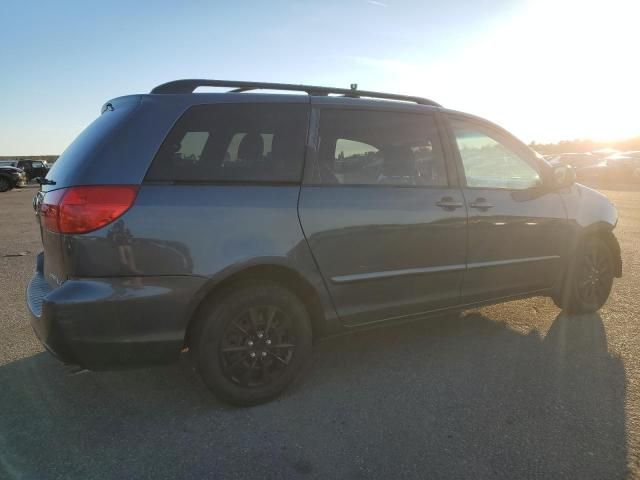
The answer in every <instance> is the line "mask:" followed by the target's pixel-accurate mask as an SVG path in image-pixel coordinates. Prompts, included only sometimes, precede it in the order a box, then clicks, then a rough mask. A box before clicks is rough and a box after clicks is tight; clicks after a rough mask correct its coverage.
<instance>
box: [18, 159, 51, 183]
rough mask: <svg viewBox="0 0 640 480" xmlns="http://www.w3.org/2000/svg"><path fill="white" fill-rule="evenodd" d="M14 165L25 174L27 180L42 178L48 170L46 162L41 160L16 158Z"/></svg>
mask: <svg viewBox="0 0 640 480" xmlns="http://www.w3.org/2000/svg"><path fill="white" fill-rule="evenodd" d="M16 166H17V167H18V168H21V169H22V170H24V172H25V173H26V174H27V181H31V180H33V179H34V178H38V177H42V178H44V177H46V175H47V172H48V171H49V169H48V168H47V166H46V163H45V162H43V161H42V160H18V161H17V164H16Z"/></svg>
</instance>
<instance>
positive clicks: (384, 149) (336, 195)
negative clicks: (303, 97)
mask: <svg viewBox="0 0 640 480" xmlns="http://www.w3.org/2000/svg"><path fill="white" fill-rule="evenodd" d="M314 102H317V103H321V104H324V105H323V107H322V108H318V107H316V108H315V110H314V115H313V116H312V118H314V119H315V120H314V121H312V129H311V135H310V144H311V149H310V150H311V151H310V153H309V155H308V158H307V162H306V163H307V168H306V169H305V182H304V185H303V187H302V190H301V195H300V203H299V212H300V220H301V223H302V227H303V230H304V233H305V235H306V237H307V240H308V242H309V245H310V247H311V251H312V253H313V255H314V257H315V260H316V262H317V264H318V266H319V268H320V271H321V272H322V275H323V277H324V279H325V282H326V284H327V287H328V290H329V292H330V293H331V296H332V298H333V301H334V303H335V306H336V309H337V311H338V313H339V315H340V317H341V318H342V320H343V322H344V323H345V324H348V325H355V324H364V323H371V322H376V321H381V320H388V319H392V318H402V317H407V316H412V315H416V314H420V313H421V312H425V311H429V310H433V309H438V308H443V307H447V306H451V305H453V304H456V303H457V302H458V301H459V298H460V287H461V282H462V278H463V274H464V268H465V255H466V251H465V250H466V222H467V214H466V209H465V206H464V200H463V197H462V193H461V191H460V189H459V188H458V187H456V186H452V185H451V183H450V178H449V176H448V172H447V167H446V164H445V158H444V155H443V151H442V142H441V141H440V136H439V133H438V129H437V127H436V122H435V119H434V118H433V116H432V115H429V114H418V113H415V114H414V113H402V112H397V111H395V112H394V111H383V110H373V109H370V110H365V109H344V108H343V109H338V108H337V107H334V106H332V105H331V104H330V102H331V99H330V98H327V99H317V100H316V99H314ZM318 114H319V118H318ZM453 178H455V176H454V177H453Z"/></svg>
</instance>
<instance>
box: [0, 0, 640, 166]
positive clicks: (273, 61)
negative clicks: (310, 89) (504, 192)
mask: <svg viewBox="0 0 640 480" xmlns="http://www.w3.org/2000/svg"><path fill="white" fill-rule="evenodd" d="M638 19H640V0H606V1H603V0H593V1H592V0H425V1H414V0H410V1H404V2H398V1H392V0H342V1H333V0H325V1H318V0H312V1H303V0H299V1H295V2H292V1H278V0H272V1H244V2H243V1H236V2H217V1H188V0H183V1H181V2H175V1H162V0H158V1H155V2H146V1H120V0H109V1H106V2H92V1H86V0H85V1H71V0H57V1H55V2H52V1H44V0H42V1H33V0H18V1H14V0H2V1H1V2H0V155H15V156H27V155H39V154H59V153H61V152H62V151H63V150H64V149H65V147H66V146H67V145H68V144H69V143H70V142H71V141H72V140H73V139H74V138H75V137H76V136H77V135H78V134H79V133H80V132H81V131H82V129H83V128H84V127H85V126H86V125H88V124H89V123H90V122H91V121H92V120H93V119H94V118H96V117H97V116H98V115H99V112H100V107H101V105H102V104H103V103H104V102H105V101H107V100H109V99H111V98H114V97H117V96H120V95H127V94H132V93H146V92H148V91H150V90H151V89H152V88H153V87H154V86H155V85H158V84H160V83H164V82H166V81H168V80H173V79H178V78H215V79H225V80H251V81H267V82H284V83H307V84H315V85H327V86H335V87H348V86H349V85H350V84H351V83H357V84H358V86H359V87H360V88H362V89H366V90H379V91H387V92H393V93H402V94H408V95H417V96H424V97H427V98H431V99H433V100H436V101H437V102H439V103H441V104H442V105H444V106H446V107H448V108H453V109H456V110H462V111H466V112H470V113H474V114H476V115H480V116H482V117H485V118H488V119H489V120H492V121H494V122H496V123H498V124H500V125H502V126H503V127H505V128H506V129H507V130H510V131H511V132H512V133H514V134H515V135H516V136H518V137H519V138H521V139H522V140H524V141H525V142H530V141H536V142H539V143H544V142H552V141H553V142H555V141H558V140H562V139H576V138H591V139H594V140H615V139H621V138H626V137H630V136H633V135H640V121H638V118H640V115H639V113H638V112H640V95H639V94H638V86H640V62H638V61H637V58H638V52H637V49H638V47H639V46H640V37H639V36H638Z"/></svg>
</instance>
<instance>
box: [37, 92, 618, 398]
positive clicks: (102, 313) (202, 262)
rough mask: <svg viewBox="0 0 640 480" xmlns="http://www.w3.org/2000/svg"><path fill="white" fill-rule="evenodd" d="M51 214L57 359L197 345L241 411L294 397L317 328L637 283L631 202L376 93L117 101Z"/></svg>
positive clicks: (40, 260) (67, 164) (44, 303)
mask: <svg viewBox="0 0 640 480" xmlns="http://www.w3.org/2000/svg"><path fill="white" fill-rule="evenodd" d="M200 87H227V88H229V89H230V90H228V91H222V92H221V91H218V92H213V93H211V92H210V93H201V92H195V90H196V89H198V88H200ZM260 90H262V91H263V92H260ZM265 90H266V91H267V92H264V91H265ZM274 91H278V93H273V92H274ZM282 91H286V92H288V93H283V92H282ZM292 93H293V94H292ZM34 208H35V210H36V213H37V218H38V221H39V225H40V230H41V234H42V243H43V246H44V251H43V252H42V253H40V254H39V255H38V257H37V265H36V272H35V274H34V276H33V278H32V280H31V282H30V284H29V286H28V290H27V295H26V297H27V305H28V307H29V311H30V312H31V324H32V326H33V329H34V331H35V333H36V335H37V336H38V338H39V339H40V341H41V342H42V343H43V344H44V346H45V347H46V348H47V349H48V350H49V351H50V352H51V353H52V354H53V355H55V356H56V357H58V358H59V359H60V360H61V361H62V362H64V363H67V364H71V365H76V366H79V367H81V368H85V369H90V370H103V369H112V368H119V367H124V366H134V365H146V364H152V363H158V362H167V361H172V360H176V359H178V358H179V356H180V354H181V352H188V356H189V357H190V358H192V359H193V363H194V365H195V367H196V369H197V371H198V372H199V373H200V375H201V377H202V379H203V380H204V382H205V384H206V385H207V386H208V387H209V388H210V389H211V390H212V391H213V392H214V393H215V394H216V395H217V396H218V397H219V398H221V399H222V400H224V401H227V402H230V403H233V404H238V405H251V404H256V403H260V402H264V401H267V400H269V399H271V398H273V397H275V396H276V395H278V394H279V393H280V392H282V391H283V390H284V389H285V388H286V387H287V385H289V384H290V383H291V382H292V381H293V380H294V379H295V378H296V377H298V376H299V374H300V373H301V372H302V371H303V367H304V365H305V362H306V361H307V360H308V358H309V356H310V352H311V348H312V342H313V340H315V339H317V338H320V337H323V336H327V335H332V334H337V333H341V332H347V331H352V330H357V329H362V328H369V327H372V326H374V325H378V324H382V323H394V322H399V321H406V320H412V319H424V318H427V317H429V316H432V315H437V314H442V313H443V312H447V311H458V310H462V309H466V308H469V307H474V306H478V305H483V304H489V303H496V302H503V301H507V300H511V299H515V298H522V297H530V296H549V297H551V298H552V299H553V300H554V301H555V302H556V304H557V305H558V306H559V307H561V308H564V309H566V310H567V311H570V312H594V311H596V310H598V309H599V308H600V307H601V306H602V305H603V304H604V303H605V301H606V300H607V297H608V296H609V293H610V290H611V288H612V283H613V279H614V277H619V276H621V274H622V262H621V257H620V247H619V245H618V242H617V240H616V238H615V236H614V234H613V230H614V227H615V226H616V223H617V212H616V210H615V208H614V207H613V205H612V204H611V203H610V202H609V201H608V200H607V198H606V197H604V196H603V195H601V194H599V193H597V192H595V191H594V190H591V189H589V188H586V187H584V186H582V185H579V184H577V183H575V174H574V171H573V170H572V169H571V168H570V167H567V166H565V165H557V166H551V165H550V164H548V163H547V162H546V161H545V160H543V159H542V157H540V156H539V155H538V154H536V153H535V152H533V151H532V150H531V149H530V148H528V147H527V146H526V145H525V144H523V143H522V142H520V141H518V140H517V139H516V138H514V137H513V136H512V135H510V134H509V133H508V132H506V131H505V130H503V129H502V128H500V127H498V126H497V125H494V124H493V123H490V122H488V121H486V120H483V119H481V118H478V117H475V116H472V115H468V114H465V113H461V112H457V111H453V110H449V109H446V108H443V107H441V106H440V105H438V104H437V103H436V102H434V101H431V100H428V99H424V98H419V97H409V96H402V95H394V94H387V93H376V92H368V91H362V90H359V89H358V88H357V86H356V85H352V88H350V89H337V88H327V87H316V86H306V85H287V84H272V83H257V82H237V81H222V80H177V81H173V82H169V83H166V84H163V85H160V86H158V87H156V88H154V89H153V90H152V91H151V93H149V94H143V95H131V96H125V97H120V98H116V99H114V100H110V101H109V102H107V103H106V104H105V105H104V106H103V107H102V110H101V115H100V116H99V117H98V118H97V119H96V120H95V121H94V122H93V123H92V124H91V125H89V126H88V127H87V128H86V130H84V131H83V132H82V133H81V134H80V136H79V137H78V138H77V139H76V140H75V141H74V142H73V143H72V144H71V145H70V146H69V147H68V148H67V149H66V151H65V152H64V153H63V155H62V156H61V157H60V158H59V159H58V160H57V161H56V163H55V164H54V165H53V167H52V168H51V170H50V171H49V172H48V173H47V175H46V178H45V179H43V180H41V189H40V191H39V192H38V193H37V195H36V198H35V199H34Z"/></svg>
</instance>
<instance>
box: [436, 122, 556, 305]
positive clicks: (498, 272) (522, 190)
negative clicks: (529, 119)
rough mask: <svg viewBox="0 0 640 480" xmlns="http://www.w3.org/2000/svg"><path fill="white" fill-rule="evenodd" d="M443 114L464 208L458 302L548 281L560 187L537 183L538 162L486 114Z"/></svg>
mask: <svg viewBox="0 0 640 480" xmlns="http://www.w3.org/2000/svg"><path fill="white" fill-rule="evenodd" d="M446 117H447V118H448V125H449V127H450V128H449V134H450V136H451V138H452V140H453V147H454V149H456V150H457V158H458V171H459V173H460V177H461V178H460V182H461V184H462V185H463V192H464V197H465V201H466V204H467V207H468V212H469V223H468V238H467V242H468V244H467V270H466V272H465V276H464V281H463V287H462V300H463V302H465V303H470V302H476V301H485V300H489V299H494V298H500V297H506V296H511V295H518V294H526V293H531V292H536V291H541V290H545V289H549V288H551V287H552V286H553V285H554V284H555V282H556V281H557V280H558V277H559V275H560V273H561V268H562V265H563V261H564V258H565V256H566V254H567V245H568V238H569V231H568V224H567V218H566V212H565V209H564V205H563V203H562V199H561V198H560V195H559V194H558V193H556V192H554V191H552V190H549V189H545V188H544V186H543V177H544V175H545V173H544V169H543V168H544V166H543V164H542V162H541V161H539V160H538V159H537V158H536V156H535V154H534V153H533V152H532V151H531V150H530V149H529V148H528V147H526V146H525V145H523V144H522V143H520V142H519V141H517V140H516V139H515V138H513V137H512V136H511V135H509V134H508V133H507V132H505V131H503V130H502V129H500V128H498V127H495V126H493V125H492V124H489V123H488V122H483V121H481V120H478V119H475V118H468V117H464V116H456V115H447V116H446Z"/></svg>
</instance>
